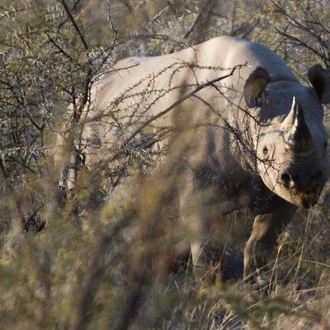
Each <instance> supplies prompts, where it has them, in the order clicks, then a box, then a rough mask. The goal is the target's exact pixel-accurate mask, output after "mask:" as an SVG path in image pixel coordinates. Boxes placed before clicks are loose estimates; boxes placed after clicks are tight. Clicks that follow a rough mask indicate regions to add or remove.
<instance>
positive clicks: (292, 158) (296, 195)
mask: <svg viewBox="0 0 330 330" xmlns="http://www.w3.org/2000/svg"><path fill="white" fill-rule="evenodd" d="M307 74H308V78H309V81H310V83H311V86H305V85H303V84H301V83H300V82H299V81H298V80H297V78H296V77H295V76H294V74H293V73H292V72H291V70H290V69H289V68H288V66H287V65H286V64H285V62H284V61H283V60H282V59H280V58H279V57H278V56H277V55H276V54H275V53H274V52H272V51H271V50H270V49H268V48H266V47H264V46H261V45H260V44H257V43H253V42H250V41H247V40H244V39H239V38H233V37H218V38H214V39H211V40H209V41H207V42H204V43H202V44H200V45H197V46H195V47H190V48H187V49H184V50H182V51H178V52H175V53H173V54H169V55H164V56H159V57H145V58H128V59H125V60H122V61H120V62H119V63H117V65H115V66H114V67H113V68H112V69H111V70H109V72H108V73H105V74H104V75H103V76H101V78H100V79H98V80H97V81H96V82H95V83H94V85H93V88H92V94H91V95H92V97H91V103H90V105H89V106H88V110H86V113H85V114H84V116H85V119H86V125H85V126H84V129H83V135H82V142H81V143H80V152H81V153H84V154H85V156H86V164H87V165H88V166H91V167H93V166H95V164H97V163H98V162H99V161H100V159H102V158H104V159H106V158H107V157H108V156H109V155H110V154H112V153H113V150H114V149H116V148H118V147H122V146H123V145H125V144H128V143H129V142H131V141H133V139H134V138H136V137H137V136H142V134H145V136H148V134H149V135H152V134H154V136H158V137H159V135H157V130H161V129H164V127H166V128H167V130H164V132H166V133H164V135H167V136H166V138H165V139H164V140H162V141H158V142H157V144H158V145H159V144H162V145H166V144H167V143H168V141H170V143H169V146H168V152H167V158H168V159H170V160H171V162H172V163H173V164H175V166H174V168H175V169H176V171H177V173H176V175H177V189H178V193H179V200H180V214H181V218H182V222H183V224H184V225H185V226H186V228H187V232H188V235H189V239H190V244H191V253H192V259H193V264H194V269H195V273H196V276H197V277H203V276H204V275H205V273H206V269H207V267H206V266H207V265H208V264H209V263H211V262H212V261H214V258H215V256H216V255H215V254H213V252H212V251H213V250H214V248H215V246H217V245H218V242H215V241H214V240H213V239H212V234H213V226H216V222H217V219H221V217H222V216H224V215H226V214H228V213H230V212H232V211H235V210H238V209H240V208H242V207H248V208H249V209H250V211H251V213H252V214H253V216H254V225H253V230H252V233H251V236H250V238H249V240H248V242H247V245H246V248H245V251H244V274H245V276H248V275H250V274H251V273H252V272H254V271H255V270H256V269H257V268H259V267H262V266H263V265H265V263H266V261H267V259H268V258H269V256H270V254H271V253H272V251H273V249H274V246H275V244H276V240H277V236H278V234H279V233H280V232H281V230H282V228H283V226H284V225H285V224H287V223H288V222H289V221H290V219H291V218H292V217H293V215H294V213H295V211H296V209H297V207H304V208H309V207H311V206H313V205H314V204H316V203H317V201H318V199H319V196H320V194H321V191H322V189H323V187H324V185H325V183H326V181H327V180H328V177H329V159H328V154H327V139H328V135H327V132H326V130H325V127H324V125H323V122H322V121H323V107H322V104H325V103H329V102H330V81H329V76H328V73H327V72H326V71H325V70H324V69H322V67H321V66H320V65H315V66H313V67H312V68H310V69H309V70H308V73H307ZM169 127H170V129H169ZM119 131H120V134H118V132H119ZM152 132H154V133H152ZM118 136H121V138H116V137H118ZM116 150H117V149H116ZM93 164H94V165H93ZM216 257H218V256H216Z"/></svg>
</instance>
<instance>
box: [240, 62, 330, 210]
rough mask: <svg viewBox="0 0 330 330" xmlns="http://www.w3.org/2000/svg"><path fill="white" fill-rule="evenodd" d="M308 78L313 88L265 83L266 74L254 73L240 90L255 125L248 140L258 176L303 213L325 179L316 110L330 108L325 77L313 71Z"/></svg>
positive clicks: (326, 167)
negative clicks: (324, 104)
mask: <svg viewBox="0 0 330 330" xmlns="http://www.w3.org/2000/svg"><path fill="white" fill-rule="evenodd" d="M308 76H309V79H310V81H311V84H312V86H313V87H307V86H303V85H301V84H300V83H298V82H278V83H276V82H274V83H269V82H270V81H271V80H270V78H269V76H268V72H267V71H266V70H264V69H262V68H257V69H256V71H255V72H254V73H253V74H252V75H251V76H250V78H249V79H248V80H247V82H246V85H245V89H244V94H245V95H244V96H245V101H246V103H247V105H248V106H249V107H250V108H251V109H253V110H252V112H254V113H255V118H256V119H257V123H256V124H255V125H254V126H255V129H254V131H253V135H254V136H253V138H252V140H253V141H254V143H253V144H254V149H255V152H256V153H255V155H256V160H255V164H256V167H257V171H258V173H259V175H260V176H261V178H262V180H263V182H264V184H265V185H266V186H267V188H268V189H270V190H271V191H272V192H274V193H275V194H277V195H278V196H280V197H282V198H283V199H285V200H287V201H288V202H290V203H292V204H295V205H297V206H299V207H304V208H309V207H311V206H313V205H315V204H316V203H317V201H318V199H319V196H320V194H321V192H322V189H323V187H324V185H325V183H326V181H327V180H328V178H329V157H328V151H327V140H328V135H327V132H326V130H325V127H324V125H323V107H322V103H329V102H330V82H329V77H328V75H327V73H326V71H325V70H323V69H322V68H321V66H319V65H317V66H314V67H313V68H311V69H310V70H309V72H308ZM271 85H272V86H271Z"/></svg>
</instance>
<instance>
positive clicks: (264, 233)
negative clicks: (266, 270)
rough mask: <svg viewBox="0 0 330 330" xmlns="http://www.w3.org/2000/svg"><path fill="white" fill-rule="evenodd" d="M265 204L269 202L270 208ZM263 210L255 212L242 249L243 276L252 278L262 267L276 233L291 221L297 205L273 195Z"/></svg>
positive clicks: (269, 255)
mask: <svg viewBox="0 0 330 330" xmlns="http://www.w3.org/2000/svg"><path fill="white" fill-rule="evenodd" d="M267 204H271V209H270V207H269V206H267ZM267 204H266V206H265V208H267V209H268V210H265V211H266V212H263V213H261V214H257V215H256V216H255V219H254V224H253V229H252V232H251V235H250V238H249V240H248V242H247V244H246V247H245V250H244V278H245V279H246V280H248V281H250V280H252V279H253V278H254V277H255V276H256V275H257V274H256V271H257V270H258V269H260V268H262V267H264V266H265V265H266V264H267V263H268V261H269V258H270V257H271V255H272V253H273V251H274V248H275V246H276V243H277V238H278V235H279V234H280V233H281V232H282V230H283V229H284V228H285V226H286V225H287V224H288V223H289V222H290V221H291V219H292V217H293V215H294V214H295V212H296V210H297V207H296V206H295V205H293V204H290V203H288V202H287V201H285V200H283V199H281V198H279V197H273V198H272V199H271V201H269V202H268V203H267Z"/></svg>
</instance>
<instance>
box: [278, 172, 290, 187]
mask: <svg viewBox="0 0 330 330" xmlns="http://www.w3.org/2000/svg"><path fill="white" fill-rule="evenodd" d="M281 183H282V185H283V186H284V187H285V188H289V187H290V186H291V185H292V183H293V180H292V178H291V175H290V174H288V173H283V174H282V175H281Z"/></svg>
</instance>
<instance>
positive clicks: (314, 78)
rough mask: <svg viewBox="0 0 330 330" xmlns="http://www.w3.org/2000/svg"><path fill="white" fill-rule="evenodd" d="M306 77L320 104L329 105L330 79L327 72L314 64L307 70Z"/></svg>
mask: <svg viewBox="0 0 330 330" xmlns="http://www.w3.org/2000/svg"><path fill="white" fill-rule="evenodd" d="M307 76H308V79H309V81H310V82H311V84H312V86H313V87H314V89H315V91H316V94H317V96H318V97H319V99H320V101H321V103H322V104H328V103H330V78H329V74H328V72H327V71H326V70H324V69H323V68H322V66H321V65H320V64H316V65H314V66H312V67H311V68H310V69H309V70H308V73H307Z"/></svg>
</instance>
